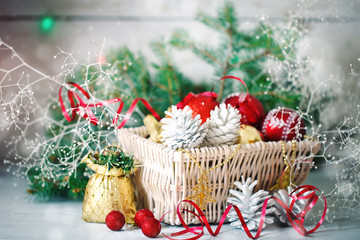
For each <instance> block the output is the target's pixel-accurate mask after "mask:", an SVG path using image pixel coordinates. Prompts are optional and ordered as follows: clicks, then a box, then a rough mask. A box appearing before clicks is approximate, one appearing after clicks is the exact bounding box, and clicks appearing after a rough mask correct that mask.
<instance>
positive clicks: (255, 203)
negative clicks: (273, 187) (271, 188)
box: [228, 176, 275, 231]
mask: <svg viewBox="0 0 360 240" xmlns="http://www.w3.org/2000/svg"><path fill="white" fill-rule="evenodd" d="M241 178H242V182H235V183H234V184H235V186H237V187H238V188H239V189H240V190H241V191H236V190H232V189H231V190H229V191H230V194H231V195H232V196H230V197H229V198H228V203H230V204H233V205H236V206H237V207H238V208H239V209H240V211H241V214H242V216H243V217H244V220H245V222H246V225H247V227H248V228H249V230H250V231H256V230H257V229H258V228H259V223H260V219H261V211H262V207H263V203H264V201H265V199H267V198H269V197H270V195H269V192H267V191H264V190H259V191H257V192H256V193H253V191H254V188H255V186H256V184H257V183H258V181H257V180H256V181H254V182H251V178H248V179H247V180H246V182H245V181H244V177H243V176H241ZM274 211H275V207H274V201H273V200H272V199H270V200H269V201H268V204H267V208H266V216H265V221H264V225H263V228H264V227H265V226H266V224H271V223H273V222H274V219H273V218H272V217H271V216H270V214H272V213H273V212H274ZM228 219H229V221H230V222H231V226H235V227H237V228H241V229H243V226H242V224H241V222H240V220H239V218H238V215H237V214H236V211H235V210H234V209H231V210H230V212H229V214H228Z"/></svg>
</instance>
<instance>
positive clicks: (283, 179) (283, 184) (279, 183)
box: [270, 140, 296, 191]
mask: <svg viewBox="0 0 360 240" xmlns="http://www.w3.org/2000/svg"><path fill="white" fill-rule="evenodd" d="M295 143H296V141H295V140H292V142H291V145H292V156H291V160H290V161H289V159H288V157H287V155H286V150H285V143H284V142H283V141H281V147H282V154H283V159H284V163H285V165H286V168H285V170H284V171H283V172H282V173H281V176H280V177H279V178H278V179H277V180H276V183H275V185H274V186H273V187H272V188H270V191H273V190H279V189H287V187H288V186H290V185H294V184H293V182H294V176H292V174H291V167H292V165H293V164H294V163H295V157H296V145H295Z"/></svg>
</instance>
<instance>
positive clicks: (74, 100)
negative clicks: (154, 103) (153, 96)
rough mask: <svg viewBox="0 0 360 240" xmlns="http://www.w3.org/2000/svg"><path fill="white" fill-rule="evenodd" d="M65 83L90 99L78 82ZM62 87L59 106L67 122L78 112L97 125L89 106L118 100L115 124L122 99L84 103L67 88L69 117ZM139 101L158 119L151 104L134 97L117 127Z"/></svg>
mask: <svg viewBox="0 0 360 240" xmlns="http://www.w3.org/2000/svg"><path fill="white" fill-rule="evenodd" d="M67 84H69V85H71V86H73V87H75V88H76V89H78V90H79V91H80V92H81V93H82V94H83V95H84V96H85V97H86V98H87V99H90V95H89V93H88V92H87V91H86V90H85V89H84V88H82V87H81V86H80V85H79V84H77V83H73V82H68V83H67ZM62 89H63V86H61V87H60V89H59V102H60V107H61V111H62V113H63V115H64V117H65V119H66V120H68V121H69V122H71V121H72V120H74V119H75V117H76V113H78V114H79V115H80V116H82V117H84V118H85V119H87V120H89V121H90V123H92V124H94V125H98V123H99V120H98V119H97V118H96V116H95V114H94V113H93V112H92V111H91V109H90V108H91V107H100V106H106V105H109V104H112V103H116V102H119V103H120V105H119V107H118V109H117V111H116V115H115V117H114V120H113V125H114V126H115V125H116V123H117V121H118V119H119V115H120V113H121V111H122V109H123V107H124V102H123V100H122V99H120V98H113V99H109V100H105V101H101V102H99V103H95V104H86V103H85V102H84V101H83V100H82V99H81V98H80V96H79V95H78V94H77V93H75V92H74V91H72V90H70V89H69V90H68V92H67V95H68V99H69V102H70V106H71V117H70V115H69V113H68V112H67V110H66V107H65V104H64V100H63V97H62V96H61V91H62ZM139 101H141V102H142V103H143V104H144V106H145V107H146V108H147V109H148V110H149V111H150V113H151V114H152V115H154V117H155V118H156V119H157V120H159V121H160V119H161V117H160V116H159V114H157V112H156V111H155V110H154V109H153V108H152V107H151V105H150V104H149V103H148V102H147V101H146V100H145V99H143V98H136V99H135V100H134V101H133V103H132V104H131V106H130V108H129V109H128V110H127V112H126V114H125V116H124V118H123V119H122V121H121V122H120V125H119V126H118V128H119V129H120V128H122V127H123V126H124V125H125V124H126V123H127V121H128V120H129V119H130V117H131V115H132V114H133V112H134V110H135V107H136V105H137V103H138V102H139Z"/></svg>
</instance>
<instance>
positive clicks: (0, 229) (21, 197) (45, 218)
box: [0, 171, 360, 240]
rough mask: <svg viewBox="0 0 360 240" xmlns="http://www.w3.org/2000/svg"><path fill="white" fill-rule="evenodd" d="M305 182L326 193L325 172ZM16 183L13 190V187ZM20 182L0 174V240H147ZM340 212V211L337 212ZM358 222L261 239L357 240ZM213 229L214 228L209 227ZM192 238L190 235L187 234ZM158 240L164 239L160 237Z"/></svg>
mask: <svg viewBox="0 0 360 240" xmlns="http://www.w3.org/2000/svg"><path fill="white" fill-rule="evenodd" d="M306 183H309V184H315V183H316V185H317V186H318V187H320V188H321V189H323V188H324V187H325V189H324V190H326V186H328V184H327V177H326V176H325V173H324V172H312V173H311V174H310V176H309V178H308V180H307V182H306ZM15 184H16V187H15V186H14V185H15ZM25 190H26V184H25V182H24V181H23V180H20V181H19V180H16V179H15V178H14V177H12V176H10V175H8V174H5V173H4V172H2V171H0V196H1V197H0V212H1V214H0V239H6V240H10V239H26V240H42V239H47V240H69V239H76V240H92V239H94V240H99V239H106V240H112V239H114V240H115V239H116V240H118V239H128V240H132V239H134V240H135V239H136V240H139V239H148V238H147V237H145V236H144V235H143V234H142V232H141V230H140V229H134V230H127V231H120V232H113V231H111V230H109V229H108V228H107V227H106V226H105V224H97V223H87V222H85V221H83V220H82V219H81V214H82V203H81V202H75V201H64V200H57V201H51V202H41V203H39V202H36V201H31V199H30V198H29V195H27V194H26V192H25ZM340 210H341V209H340ZM359 226H360V223H359V222H338V223H331V224H330V223H324V224H323V226H321V227H320V228H319V229H318V231H316V232H315V233H314V234H311V235H310V236H309V237H303V236H301V235H300V234H298V233H297V232H296V231H295V230H294V229H292V228H291V227H281V226H279V225H277V224H272V225H268V226H266V228H265V229H264V231H263V232H262V234H261V237H260V238H259V239H260V240H267V239H287V240H304V239H308V238H310V239H314V240H317V239H327V240H343V239H344V240H345V239H354V240H355V239H359V234H360V229H359ZM212 228H213V229H214V230H215V228H216V226H212ZM180 230H182V227H171V226H168V225H166V224H164V225H163V226H162V232H163V233H165V234H170V233H173V232H177V231H180ZM190 236H191V235H190ZM157 238H158V239H166V238H165V237H163V236H162V235H161V234H160V235H159V236H158V237H157ZM201 239H203V240H209V239H226V240H238V239H250V238H248V237H247V235H246V234H245V232H244V231H242V230H239V229H236V228H234V227H231V226H230V225H229V224H225V225H224V226H223V228H222V230H221V232H220V234H219V235H218V236H217V237H212V236H211V235H210V234H209V233H208V232H207V231H206V230H205V235H204V236H203V237H202V238H201Z"/></svg>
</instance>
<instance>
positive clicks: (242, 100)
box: [223, 93, 265, 128]
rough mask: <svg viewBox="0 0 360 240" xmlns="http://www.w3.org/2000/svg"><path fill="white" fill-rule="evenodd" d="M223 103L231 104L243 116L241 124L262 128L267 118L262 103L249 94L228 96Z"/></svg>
mask: <svg viewBox="0 0 360 240" xmlns="http://www.w3.org/2000/svg"><path fill="white" fill-rule="evenodd" d="M223 102H224V103H225V104H230V105H231V106H233V107H235V108H236V109H237V110H239V112H240V114H241V120H240V121H241V124H246V125H251V126H254V127H256V128H259V127H261V123H262V120H263V119H264V117H265V111H264V107H263V105H262V104H261V102H260V101H259V100H258V99H257V98H256V97H254V96H253V95H250V94H248V93H233V94H230V95H229V96H227V97H226V98H225V99H224V100H223Z"/></svg>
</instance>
